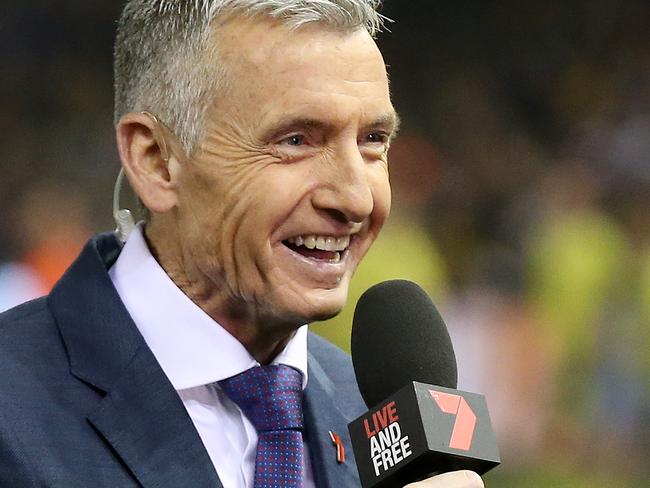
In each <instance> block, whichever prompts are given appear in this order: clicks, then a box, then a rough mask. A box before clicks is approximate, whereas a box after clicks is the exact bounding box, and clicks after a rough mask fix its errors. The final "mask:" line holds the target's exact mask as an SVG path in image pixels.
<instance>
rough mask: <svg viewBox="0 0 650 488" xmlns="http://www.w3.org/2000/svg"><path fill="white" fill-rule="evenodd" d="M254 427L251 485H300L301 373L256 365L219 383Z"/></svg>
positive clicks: (297, 487)
mask: <svg viewBox="0 0 650 488" xmlns="http://www.w3.org/2000/svg"><path fill="white" fill-rule="evenodd" d="M219 385H220V386H221V388H222V389H223V391H224V392H225V393H226V395H228V397H229V398H230V399H231V400H232V401H233V402H235V403H236V404H237V405H238V406H239V408H240V409H241V410H242V412H244V415H246V417H247V418H248V420H250V422H251V423H252V424H253V426H254V427H255V429H256V430H257V434H258V440H257V456H256V458H255V483H254V487H255V488H277V487H287V488H301V487H302V469H303V468H302V466H303V444H302V427H303V425H302V373H300V372H299V371H297V370H295V369H293V368H290V367H289V366H284V365H282V364H280V365H271V366H257V367H255V368H251V369H249V370H247V371H244V372H243V373H240V374H238V375H237V376H233V377H231V378H227V379H225V380H222V381H220V382H219Z"/></svg>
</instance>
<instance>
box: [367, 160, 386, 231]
mask: <svg viewBox="0 0 650 488" xmlns="http://www.w3.org/2000/svg"><path fill="white" fill-rule="evenodd" d="M369 181H370V186H371V188H372V190H371V191H372V196H373V201H374V207H373V212H372V220H373V222H372V226H373V227H375V228H376V229H377V232H378V231H379V229H380V228H381V226H383V224H384V222H385V221H386V219H387V218H388V214H389V213H390V207H391V190H390V182H389V178H388V169H387V167H386V166H380V167H377V168H375V169H374V171H372V172H371V173H370V176H369Z"/></svg>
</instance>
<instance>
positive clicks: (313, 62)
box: [176, 20, 395, 325]
mask: <svg viewBox="0 0 650 488" xmlns="http://www.w3.org/2000/svg"><path fill="white" fill-rule="evenodd" d="M217 36H218V42H219V46H220V48H219V60H220V62H222V63H224V65H225V67H226V72H227V78H228V79H229V80H230V86H229V88H228V89H227V90H225V92H222V94H220V95H219V96H217V99H216V100H215V101H214V104H213V105H212V106H211V107H210V108H209V109H208V112H207V116H206V125H205V132H204V136H203V138H202V142H201V144H200V148H199V149H198V150H197V151H196V152H195V154H194V155H193V156H192V158H191V159H190V160H189V161H187V162H186V163H184V164H183V165H182V170H181V171H182V173H181V179H180V184H179V188H178V195H179V200H178V208H177V209H176V214H177V218H178V225H179V231H180V234H179V235H180V236H182V240H181V242H180V247H181V252H182V258H181V259H182V262H183V267H184V269H185V272H186V274H187V278H188V279H189V281H190V282H204V283H208V284H209V285H208V288H210V287H212V288H213V289H204V290H203V292H202V293H206V294H207V295H211V294H213V293H214V294H215V295H216V296H221V297H223V300H222V303H221V305H220V306H223V307H232V308H233V310H238V311H239V312H237V313H241V312H244V313H246V314H253V315H254V316H255V317H256V318H257V319H258V320H259V319H260V318H261V319H270V321H274V320H280V321H284V322H291V323H295V324H296V325H297V324H300V323H304V322H307V321H311V320H314V319H322V318H326V317H329V316H332V315H334V314H336V313H337V312H338V311H339V310H340V309H341V308H342V307H343V305H344V304H345V301H346V298H347V292H348V285H349V282H350V278H351V276H352V274H353V272H354V270H355V268H356V267H357V264H358V263H359V261H360V260H361V258H362V256H363V255H364V254H365V253H366V251H367V250H368V248H369V247H370V245H371V243H372V242H373V241H374V239H375V237H376V236H377V233H378V232H379V230H380V228H381V226H382V225H383V223H384V221H385V219H386V217H387V215H388V212H389V208H390V187H389V183H388V168H387V158H386V156H387V154H386V153H387V149H388V140H389V137H390V135H391V134H392V132H393V130H394V124H395V114H394V109H393V107H392V105H391V102H390V97H389V90H388V81H387V76H386V71H385V67H384V62H383V60H382V57H381V55H380V53H379V51H378V49H377V47H376V45H375V43H374V41H373V40H372V39H371V37H370V36H369V35H368V33H367V32H365V31H363V30H360V31H358V32H355V33H352V34H342V33H340V32H335V31H332V30H329V29H325V28H323V27H322V26H316V25H312V26H306V27H302V28H300V29H298V30H294V31H290V30H289V29H287V28H286V27H285V26H282V25H279V24H276V23H272V22H270V21H266V20H264V21H259V20H256V21H243V20H231V21H230V22H228V23H227V24H226V25H225V26H222V27H221V28H220V30H219V33H218V34H217Z"/></svg>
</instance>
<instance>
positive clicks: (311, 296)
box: [282, 284, 348, 325]
mask: <svg viewBox="0 0 650 488" xmlns="http://www.w3.org/2000/svg"><path fill="white" fill-rule="evenodd" d="M347 295H348V287H347V284H346V285H341V286H339V287H337V288H335V289H331V290H322V289H319V290H310V291H308V292H305V293H304V294H302V295H301V296H300V297H299V298H298V299H294V300H291V299H288V298H287V300H286V302H285V307H282V308H283V309H284V310H285V313H283V314H282V315H284V317H285V318H290V319H291V320H294V321H298V322H300V324H301V325H302V324H307V323H311V322H316V321H321V320H327V319H330V318H332V317H334V316H335V315H338V314H339V312H340V311H341V310H342V309H343V307H344V306H345V303H346V301H347ZM294 298H295V297H294Z"/></svg>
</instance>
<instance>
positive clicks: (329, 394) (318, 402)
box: [304, 354, 360, 488]
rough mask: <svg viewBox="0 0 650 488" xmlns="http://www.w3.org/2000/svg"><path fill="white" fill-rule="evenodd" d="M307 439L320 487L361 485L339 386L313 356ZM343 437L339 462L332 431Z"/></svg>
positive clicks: (307, 398) (306, 411)
mask: <svg viewBox="0 0 650 488" xmlns="http://www.w3.org/2000/svg"><path fill="white" fill-rule="evenodd" d="M304 415H305V437H306V441H307V443H308V445H309V453H310V457H311V464H312V469H313V471H314V478H315V481H316V486H317V487H318V488H338V487H345V488H348V487H355V486H360V483H359V476H358V474H357V467H356V463H355V462H354V455H353V453H352V444H351V442H350V435H349V433H348V422H350V421H351V420H353V419H352V418H348V416H347V415H346V414H345V413H343V412H341V411H340V409H339V407H338V406H337V403H336V387H335V385H334V384H333V383H332V381H331V380H330V378H329V377H328V376H327V374H326V373H325V371H324V370H323V369H322V368H321V366H320V364H319V363H318V361H317V360H316V359H315V358H314V356H313V355H311V354H310V355H309V382H308V383H307V388H306V389H305V412H304ZM330 431H332V432H335V433H337V434H338V435H339V437H340V438H341V441H342V443H343V446H344V448H345V462H344V463H339V462H338V461H337V459H336V446H335V445H334V443H333V442H332V440H331V439H330V434H329V432H330Z"/></svg>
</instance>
